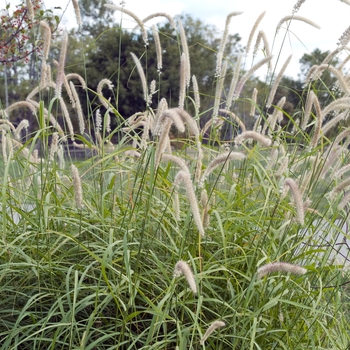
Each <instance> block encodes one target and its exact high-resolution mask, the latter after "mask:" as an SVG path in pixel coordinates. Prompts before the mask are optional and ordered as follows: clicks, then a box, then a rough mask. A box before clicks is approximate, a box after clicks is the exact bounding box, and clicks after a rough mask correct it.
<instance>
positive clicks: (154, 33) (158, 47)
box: [152, 25, 163, 74]
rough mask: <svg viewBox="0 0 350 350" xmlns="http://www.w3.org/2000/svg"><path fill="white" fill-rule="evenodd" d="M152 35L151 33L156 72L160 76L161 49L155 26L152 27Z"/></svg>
mask: <svg viewBox="0 0 350 350" xmlns="http://www.w3.org/2000/svg"><path fill="white" fill-rule="evenodd" d="M152 33H153V38H154V44H155V46H156V55H157V71H158V74H160V73H161V71H162V68H163V62H162V47H161V45H160V39H159V34H158V30H157V28H156V26H155V25H153V26H152Z"/></svg>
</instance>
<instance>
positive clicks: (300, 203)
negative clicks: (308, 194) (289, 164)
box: [284, 177, 304, 225]
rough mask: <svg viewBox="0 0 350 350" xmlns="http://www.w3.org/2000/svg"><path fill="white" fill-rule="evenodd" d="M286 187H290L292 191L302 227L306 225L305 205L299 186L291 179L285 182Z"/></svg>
mask: <svg viewBox="0 0 350 350" xmlns="http://www.w3.org/2000/svg"><path fill="white" fill-rule="evenodd" d="M284 185H285V186H288V187H289V188H290V190H291V191H292V195H293V198H294V204H295V207H296V210H297V218H298V222H299V223H300V224H301V225H304V204H303V199H302V196H301V193H300V190H299V187H298V185H297V184H296V183H295V181H294V180H293V179H291V178H290V177H288V178H286V179H285V180H284Z"/></svg>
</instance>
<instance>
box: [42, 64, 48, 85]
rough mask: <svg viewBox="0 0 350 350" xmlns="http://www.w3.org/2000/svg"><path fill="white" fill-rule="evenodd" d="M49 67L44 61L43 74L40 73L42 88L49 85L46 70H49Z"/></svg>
mask: <svg viewBox="0 0 350 350" xmlns="http://www.w3.org/2000/svg"><path fill="white" fill-rule="evenodd" d="M47 67H48V65H47V64H46V63H45V62H44V61H43V62H42V63H41V72H40V86H41V87H46V85H47V83H46V78H47V74H46V70H47Z"/></svg>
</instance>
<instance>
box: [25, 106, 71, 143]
mask: <svg viewBox="0 0 350 350" xmlns="http://www.w3.org/2000/svg"><path fill="white" fill-rule="evenodd" d="M27 101H28V102H30V103H31V104H32V105H33V106H35V107H36V108H38V109H39V108H40V104H39V103H38V102H36V101H34V100H27ZM44 115H45V118H46V119H49V121H50V123H51V124H52V126H53V127H54V128H55V129H56V130H57V131H58V133H59V134H60V136H61V137H64V136H65V134H64V132H63V129H62V128H61V126H60V124H59V123H58V121H57V120H56V118H55V117H54V116H53V115H52V113H50V114H49V111H48V110H47V109H46V108H44Z"/></svg>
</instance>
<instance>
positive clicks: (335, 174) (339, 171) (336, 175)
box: [333, 164, 350, 179]
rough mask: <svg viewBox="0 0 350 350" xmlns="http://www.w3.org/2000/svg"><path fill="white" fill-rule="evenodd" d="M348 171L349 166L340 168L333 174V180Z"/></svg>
mask: <svg viewBox="0 0 350 350" xmlns="http://www.w3.org/2000/svg"><path fill="white" fill-rule="evenodd" d="M349 170H350V164H346V165H344V166H342V167H341V168H340V169H338V170H337V171H335V172H334V174H333V176H334V178H335V179H339V178H340V177H341V176H342V175H343V174H345V173H346V172H347V171H349Z"/></svg>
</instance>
